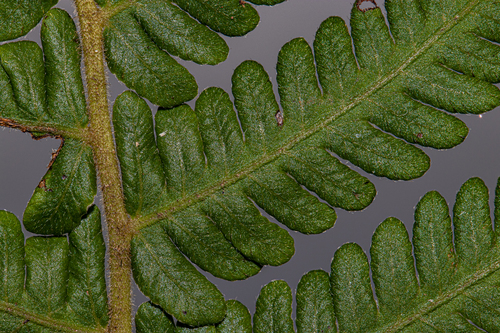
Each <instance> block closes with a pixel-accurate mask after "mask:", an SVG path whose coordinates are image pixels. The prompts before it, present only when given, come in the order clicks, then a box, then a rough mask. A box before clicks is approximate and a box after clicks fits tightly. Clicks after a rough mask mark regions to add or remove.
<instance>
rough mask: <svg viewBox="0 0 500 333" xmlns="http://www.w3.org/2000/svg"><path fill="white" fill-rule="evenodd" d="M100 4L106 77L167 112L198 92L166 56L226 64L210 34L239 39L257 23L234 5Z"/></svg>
mask: <svg viewBox="0 0 500 333" xmlns="http://www.w3.org/2000/svg"><path fill="white" fill-rule="evenodd" d="M282 1H283V0H278V1H260V2H257V4H266V5H274V4H276V3H279V2H282ZM99 4H100V5H101V6H104V9H105V10H106V9H108V8H107V7H110V8H109V9H110V10H111V11H113V16H112V17H111V18H110V19H109V21H108V22H107V26H106V28H105V31H104V43H105V51H106V58H107V61H108V65H109V68H110V70H111V72H113V73H114V74H115V75H116V76H117V77H118V79H120V80H121V81H123V82H124V83H125V84H126V85H127V87H129V88H132V89H134V90H135V91H137V93H138V94H139V95H141V96H143V97H146V98H147V99H149V100H150V101H151V102H153V103H154V104H157V105H160V106H162V107H166V108H171V107H174V106H176V105H179V104H181V103H183V102H185V101H188V100H191V99H193V98H194V97H195V96H196V95H197V93H198V86H197V85H196V81H195V80H194V77H193V76H192V75H191V74H190V73H189V72H188V71H187V69H185V68H184V67H182V66H181V65H180V64H178V63H177V62H176V61H175V60H174V59H173V58H171V57H170V56H169V54H170V55H172V56H178V57H180V58H181V59H183V60H191V61H194V62H196V63H198V64H210V65H216V64H218V63H220V62H222V61H224V60H226V58H227V55H228V53H229V48H228V46H227V44H226V42H225V41H224V39H223V38H222V37H220V36H219V35H218V34H217V33H216V32H214V31H218V32H221V33H223V34H225V35H228V36H243V35H245V34H247V33H248V32H249V31H252V30H253V29H255V27H256V26H257V24H258V22H259V15H258V13H257V11H256V10H255V9H254V8H253V7H252V6H251V5H250V4H247V3H245V2H240V1H239V0H209V1H200V0H177V1H170V0H136V1H133V2H131V3H130V4H128V3H126V2H125V1H117V0H115V1H111V2H110V3H106V2H105V1H101V2H100V3H99ZM112 5H116V7H114V8H113V7H111V6H112ZM115 8H118V9H117V10H116V9H115ZM200 23H201V24H200ZM163 50H164V51H166V52H164V51H163ZM167 52H168V54H167ZM152 87H154V88H152Z"/></svg>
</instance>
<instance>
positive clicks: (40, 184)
mask: <svg viewBox="0 0 500 333" xmlns="http://www.w3.org/2000/svg"><path fill="white" fill-rule="evenodd" d="M38 187H39V188H45V187H46V185H45V179H42V180H41V181H40V182H39V183H38Z"/></svg>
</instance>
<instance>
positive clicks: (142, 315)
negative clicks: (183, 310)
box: [135, 302, 175, 333]
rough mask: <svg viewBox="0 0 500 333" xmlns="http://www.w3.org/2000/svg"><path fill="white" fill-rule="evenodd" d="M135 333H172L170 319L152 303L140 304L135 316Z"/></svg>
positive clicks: (173, 327)
mask: <svg viewBox="0 0 500 333" xmlns="http://www.w3.org/2000/svg"><path fill="white" fill-rule="evenodd" d="M135 327H136V330H137V333H174V332H175V325H174V323H173V321H172V317H170V316H169V315H168V314H166V313H165V312H164V311H163V310H162V309H161V308H160V307H158V306H155V305H153V304H152V303H149V302H148V303H142V304H141V306H139V309H138V310H137V313H136V315H135Z"/></svg>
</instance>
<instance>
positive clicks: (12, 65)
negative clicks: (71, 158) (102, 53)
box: [0, 9, 88, 137]
mask: <svg viewBox="0 0 500 333" xmlns="http://www.w3.org/2000/svg"><path fill="white" fill-rule="evenodd" d="M41 38H42V46H43V52H42V50H41V49H40V47H39V46H38V45H37V44H36V43H34V42H29V41H20V42H14V43H7V44H3V45H2V46H1V47H0V65H1V68H0V98H1V100H2V105H1V106H0V118H1V121H2V124H3V125H4V126H12V127H20V128H21V129H24V130H31V131H36V132H41V133H45V132H48V133H51V134H54V135H57V134H61V133H64V134H65V135H67V136H76V137H78V136H79V135H78V134H77V133H75V132H77V131H76V130H77V129H82V128H85V127H86V126H87V122H88V119H87V111H86V104H85V95H84V91H83V83H82V78H81V73H80V60H81V59H80V51H79V42H78V35H77V33H76V27H75V24H74V22H73V20H72V19H71V17H70V16H69V15H68V13H66V12H65V11H63V10H60V9H52V10H50V11H49V12H48V13H47V14H46V15H45V18H44V20H43V23H42V29H41ZM72 130H73V131H72ZM80 135H81V134H80Z"/></svg>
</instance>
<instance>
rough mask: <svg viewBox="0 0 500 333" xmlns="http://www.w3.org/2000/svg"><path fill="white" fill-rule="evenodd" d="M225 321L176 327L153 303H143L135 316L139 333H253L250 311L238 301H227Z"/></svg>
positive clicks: (178, 325)
mask: <svg viewBox="0 0 500 333" xmlns="http://www.w3.org/2000/svg"><path fill="white" fill-rule="evenodd" d="M226 306H227V312H226V317H225V318H224V320H223V321H222V322H221V323H220V324H218V325H215V326H202V327H189V326H186V325H184V324H182V323H180V322H178V323H177V326H175V325H174V323H173V320H172V317H170V316H169V315H168V314H166V313H165V312H164V311H163V309H162V308H160V307H159V306H157V305H154V304H152V303H151V302H148V303H142V304H141V306H140V307H139V310H138V311H137V314H136V316H135V325H136V328H137V333H155V332H158V333H160V332H161V333H164V332H166V333H174V332H175V333H180V332H183V333H189V332H193V333H194V332H196V333H252V318H251V317H250V313H249V312H248V309H247V308H246V307H245V306H244V305H243V304H241V303H240V302H238V301H235V300H229V301H226Z"/></svg>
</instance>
